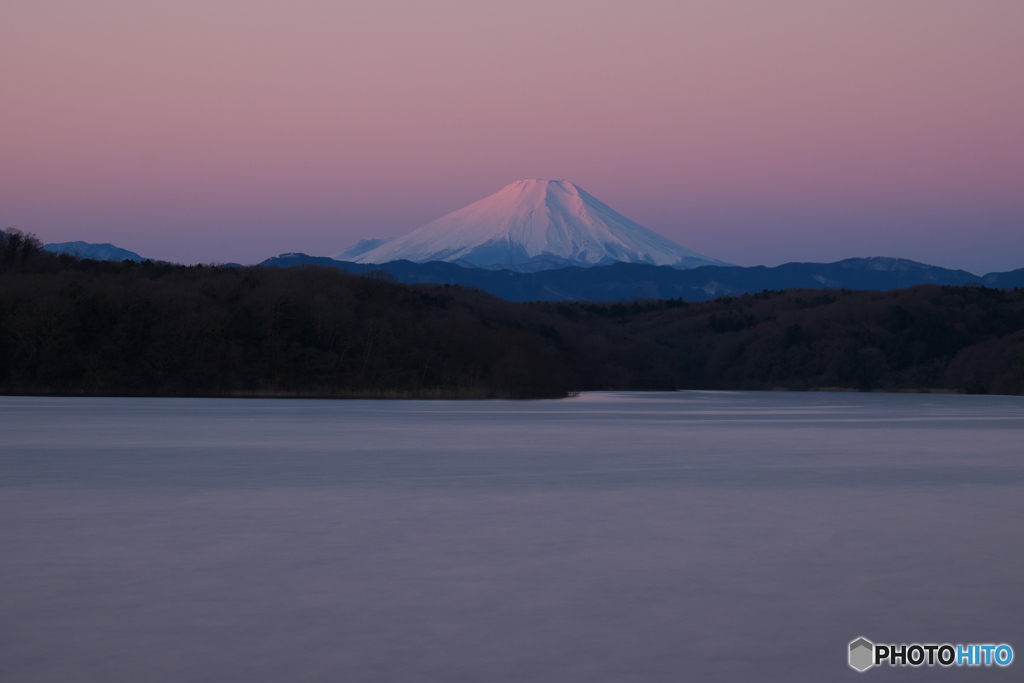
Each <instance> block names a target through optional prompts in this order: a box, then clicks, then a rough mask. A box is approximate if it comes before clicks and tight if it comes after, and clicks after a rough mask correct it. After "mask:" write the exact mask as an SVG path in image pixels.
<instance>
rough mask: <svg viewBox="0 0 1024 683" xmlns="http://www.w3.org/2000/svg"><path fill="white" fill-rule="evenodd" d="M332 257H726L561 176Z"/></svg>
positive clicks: (521, 260)
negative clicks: (655, 228)
mask: <svg viewBox="0 0 1024 683" xmlns="http://www.w3.org/2000/svg"><path fill="white" fill-rule="evenodd" d="M332 258H334V259H336V260H339V261H349V262H354V263H388V262H390V261H398V260H403V259H404V260H408V261H413V262H417V263H425V262H428V261H448V262H452V263H457V264H459V265H463V266H469V267H473V268H488V269H511V270H524V271H537V270H547V269H551V268H563V267H566V266H596V265H607V264H611V263H619V262H626V263H646V264H650V265H658V266H674V267H676V268H683V269H688V268H696V267H698V266H727V265H729V264H727V263H724V262H722V261H718V260H715V259H712V258H708V257H707V256H704V255H702V254H698V253H697V252H695V251H691V250H689V249H687V248H685V247H682V246H680V245H678V244H676V243H675V242H673V241H672V240H669V239H667V238H665V237H662V236H661V235H659V234H657V233H656V232H652V231H651V230H648V229H647V228H645V227H643V226H642V225H639V224H637V223H634V222H633V221H631V220H629V219H628V218H626V217H625V216H623V215H622V214H620V213H618V212H617V211H615V210H614V209H612V208H611V207H609V206H608V205H606V204H604V203H603V202H601V201H599V200H598V199H597V198H595V197H594V196H593V195H591V194H589V193H588V192H586V191H584V190H582V189H580V188H579V187H577V186H576V185H573V184H572V183H570V182H568V181H565V180H517V181H516V182H514V183H512V184H510V185H507V186H505V187H504V188H502V189H501V190H499V191H498V192H496V193H494V194H492V195H491V196H489V197H485V198H484V199H481V200H480V201H477V202H474V203H473V204H470V205H469V206H466V207H464V208H462V209H459V210H458V211H454V212H452V213H450V214H448V215H446V216H442V217H441V218H438V219H437V220H435V221H433V222H431V223H427V224H426V225H424V226H423V227H421V228H418V229H417V230H414V231H412V232H411V233H409V234H408V235H405V236H403V237H394V238H388V239H372V240H363V241H361V242H359V243H358V244H356V245H355V246H353V247H350V248H349V249H346V250H345V251H342V252H340V253H338V254H335V255H334V256H333V257H332Z"/></svg>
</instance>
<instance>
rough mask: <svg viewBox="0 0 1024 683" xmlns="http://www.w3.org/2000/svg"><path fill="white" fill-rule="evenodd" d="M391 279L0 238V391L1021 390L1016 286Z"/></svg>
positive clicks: (515, 393)
mask: <svg viewBox="0 0 1024 683" xmlns="http://www.w3.org/2000/svg"><path fill="white" fill-rule="evenodd" d="M0 247H3V245H0ZM8 247H10V244H8ZM389 277H390V276H387V275H386V274H382V273H380V272H378V273H371V274H369V275H363V276H360V275H353V274H350V273H345V272H341V271H339V270H337V269H329V268H320V267H315V266H307V267H301V268H288V269H283V268H263V267H252V268H210V267H202V266H194V267H185V266H174V265H169V264H154V263H152V262H144V263H131V262H121V263H111V262H99V261H91V260H78V259H75V258H73V257H71V256H67V255H65V256H55V255H53V254H48V253H45V252H39V251H38V250H35V249H33V248H32V245H31V244H29V245H28V248H25V245H21V246H18V245H14V247H12V248H6V249H0V393H4V394H70V395H164V396H179V395H182V396H183V395H195V396H381V397H385V396H387V397H401V396H408V397H557V396H564V395H565V394H566V392H568V391H574V390H588V389H772V388H788V389H820V388H852V389H860V390H888V391H899V390H943V391H966V392H978V393H1009V394H1022V393H1024V290H1019V289H1015V290H1008V291H1007V290H998V289H990V288H985V287H977V286H972V287H966V286H920V287H915V288H912V289H904V290H898V291H892V292H876V291H851V290H825V291H822V290H790V291H784V292H779V291H766V292H762V293H758V294H748V295H744V296H740V297H722V298H719V299H716V300H713V301H708V302H700V303H691V302H685V301H683V300H681V299H678V298H677V299H662V300H647V301H639V300H638V301H633V302H620V303H582V302H557V303H532V304H517V303H512V302H508V301H503V300H500V299H497V298H495V297H493V296H491V295H488V294H486V293H483V292H480V291H478V290H474V289H469V288H465V287H459V286H451V285H448V286H445V285H413V286H410V285H405V284H400V283H395V282H391V281H389Z"/></svg>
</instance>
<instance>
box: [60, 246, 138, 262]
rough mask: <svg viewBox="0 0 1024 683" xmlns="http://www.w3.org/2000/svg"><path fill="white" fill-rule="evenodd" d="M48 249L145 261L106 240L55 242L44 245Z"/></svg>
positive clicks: (105, 258) (79, 255)
mask: <svg viewBox="0 0 1024 683" xmlns="http://www.w3.org/2000/svg"><path fill="white" fill-rule="evenodd" d="M43 249H45V250H46V251H51V252H53V253H55V254H70V255H71V256H74V257H76V258H90V259H94V260H96V261H124V260H125V259H127V260H129V261H145V260H146V259H144V258H142V257H141V256H139V255H138V254H136V253H135V252H134V251H128V250H127V249H122V248H121V247H115V246H114V245H113V244H110V243H107V242H104V243H102V244H93V243H91V242H54V243H53V244H47V245H44V246H43Z"/></svg>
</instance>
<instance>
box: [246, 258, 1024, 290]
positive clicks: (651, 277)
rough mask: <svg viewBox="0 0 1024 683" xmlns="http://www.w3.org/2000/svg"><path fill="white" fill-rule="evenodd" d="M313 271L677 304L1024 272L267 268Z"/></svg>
mask: <svg viewBox="0 0 1024 683" xmlns="http://www.w3.org/2000/svg"><path fill="white" fill-rule="evenodd" d="M304 264H315V265H322V266H328V267H333V268H342V269H344V270H348V271H349V272H352V273H368V272H371V271H384V272H387V273H389V274H390V275H391V276H392V277H394V278H395V279H396V280H397V281H399V282H405V283H410V284H413V283H437V284H452V285H464V286H467V287H475V288H477V289H482V290H484V291H486V292H490V293H491V294H494V295H495V296H498V297H501V298H503V299H507V300H509V301H568V300H586V301H622V300H630V299H635V298H641V299H674V298H679V297H681V298H683V299H685V300H687V301H706V300H708V299H714V298H717V297H721V296H739V295H741V294H746V293H756V292H761V291H763V290H766V289H771V290H783V289H797V288H800V289H866V290H881V291H888V290H895V289H904V288H907V287H913V286H916V285H923V284H933V285H969V284H985V285H987V286H990V287H1007V288H1009V287H1015V286H1020V284H1018V283H1019V282H1021V281H1024V269H1021V270H1018V271H1012V272H1010V273H990V274H988V275H986V276H984V277H979V276H977V275H974V274H973V273H969V272H967V271H965V270H950V269H948V268H940V267H938V266H931V265H927V264H924V263H918V262H916V261H910V260H908V259H896V258H886V257H872V258H852V259H845V260H843V261H836V262H835V263H786V264H783V265H781V266H775V267H773V268H769V267H766V266H754V267H741V266H702V267H699V268H693V269H688V270H679V269H676V268H671V267H666V266H652V265H648V264H641V263H616V264H611V265H606V266H595V267H589V268H583V267H571V268H560V269H557V270H542V271H538V272H528V273H524V272H515V271H511V270H488V269H483V268H467V267H464V266H461V265H458V264H455V263H444V262H438V261H435V262H430V263H413V262H412V261H405V260H403V261H392V262H389V263H384V264H380V265H378V264H371V263H352V262H344V261H337V260H335V259H331V258H327V257H316V256H307V255H305V254H282V255H281V256H278V257H275V258H271V259H267V260H266V261H264V262H263V263H262V264H261V265H265V266H281V267H288V266H297V265H304Z"/></svg>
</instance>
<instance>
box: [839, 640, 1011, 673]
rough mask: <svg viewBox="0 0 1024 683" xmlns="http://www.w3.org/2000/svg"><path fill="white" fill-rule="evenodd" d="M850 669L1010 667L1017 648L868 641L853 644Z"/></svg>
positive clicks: (1007, 646) (855, 641) (988, 645)
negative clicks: (875, 667)
mask: <svg viewBox="0 0 1024 683" xmlns="http://www.w3.org/2000/svg"><path fill="white" fill-rule="evenodd" d="M849 662H850V666H852V667H853V668H854V669H856V670H857V671H867V670H868V669H870V668H871V667H873V666H881V665H882V664H888V665H889V666H922V665H927V666H936V665H937V666H1010V663H1011V662H1013V648H1012V647H1010V646H1009V645H1007V644H1005V643H1003V644H1001V645H992V644H989V643H986V644H983V645H979V644H972V645H950V644H949V643H942V644H941V645H938V644H935V643H927V644H924V645H922V644H921V643H911V644H910V645H876V644H875V643H872V642H871V641H870V640H868V639H867V638H858V639H857V640H854V641H852V642H851V643H850V659H849Z"/></svg>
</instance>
